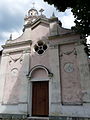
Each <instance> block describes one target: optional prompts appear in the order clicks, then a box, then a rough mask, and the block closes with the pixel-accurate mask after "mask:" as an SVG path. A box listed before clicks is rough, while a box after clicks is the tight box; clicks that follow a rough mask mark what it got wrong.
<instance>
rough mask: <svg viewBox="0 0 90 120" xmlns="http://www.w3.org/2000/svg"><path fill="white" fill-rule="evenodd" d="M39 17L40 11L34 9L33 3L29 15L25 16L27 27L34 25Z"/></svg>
mask: <svg viewBox="0 0 90 120" xmlns="http://www.w3.org/2000/svg"><path fill="white" fill-rule="evenodd" d="M37 17H38V11H37V10H36V9H35V8H34V3H33V8H31V9H30V10H29V11H28V14H27V15H26V16H25V18H24V21H25V25H28V24H32V23H33V22H34V21H35V20H36V19H37Z"/></svg>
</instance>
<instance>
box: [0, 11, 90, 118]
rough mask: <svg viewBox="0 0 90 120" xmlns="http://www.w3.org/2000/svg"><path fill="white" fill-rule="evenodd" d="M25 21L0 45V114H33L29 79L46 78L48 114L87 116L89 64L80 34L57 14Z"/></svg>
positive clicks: (29, 17)
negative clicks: (17, 33) (18, 33)
mask: <svg viewBox="0 0 90 120" xmlns="http://www.w3.org/2000/svg"><path fill="white" fill-rule="evenodd" d="M35 11H36V10H35ZM35 11H34V12H35ZM29 12H30V11H29ZM33 14H35V13H33ZM33 17H34V18H36V19H35V20H34V21H32V19H31V18H33ZM25 22H26V24H25V25H24V29H23V30H24V32H23V34H22V35H21V36H20V37H19V38H17V39H15V40H11V39H9V40H7V42H6V44H5V45H3V46H2V47H3V52H2V59H1V67H0V68H1V69H0V70H1V74H0V79H1V83H0V88H1V91H0V106H1V107H0V114H19V115H22V114H23V115H26V116H27V115H29V116H30V117H32V84H33V82H35V81H37V82H38V81H39V82H40V81H44V82H45V81H48V84H49V93H48V94H49V101H48V103H49V110H48V111H49V114H48V116H57V117H60V116H70V117H90V68H89V64H88V59H87V56H86V54H85V52H84V46H83V45H82V44H81V43H80V41H81V39H80V36H79V35H78V34H75V33H74V32H73V31H72V30H69V29H65V28H62V26H61V25H60V24H59V23H60V21H59V20H58V18H57V17H52V18H50V19H47V18H46V17H45V16H39V15H38V16H33V15H32V16H27V19H25ZM39 41H43V44H45V45H46V46H45V47H43V45H42V46H39V44H40V43H39V44H38V42H39ZM35 45H38V46H39V47H38V48H39V49H40V50H43V53H41V52H40V54H38V51H39V49H38V48H36V51H35ZM83 66H84V67H83ZM85 75H87V76H86V77H85Z"/></svg>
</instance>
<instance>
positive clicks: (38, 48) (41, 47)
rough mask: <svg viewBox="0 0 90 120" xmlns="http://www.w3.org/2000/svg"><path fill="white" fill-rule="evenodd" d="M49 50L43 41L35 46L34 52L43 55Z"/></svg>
mask: <svg viewBox="0 0 90 120" xmlns="http://www.w3.org/2000/svg"><path fill="white" fill-rule="evenodd" d="M46 49H47V45H46V44H45V43H44V42H43V41H38V42H37V44H35V45H34V50H35V51H36V52H37V53H38V54H43V53H44V52H45V51H46Z"/></svg>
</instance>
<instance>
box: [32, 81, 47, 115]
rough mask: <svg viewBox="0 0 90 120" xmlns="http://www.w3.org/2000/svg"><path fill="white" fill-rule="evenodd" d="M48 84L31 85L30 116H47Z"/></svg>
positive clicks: (37, 83) (35, 83)
mask: <svg viewBox="0 0 90 120" xmlns="http://www.w3.org/2000/svg"><path fill="white" fill-rule="evenodd" d="M48 93H49V91H48V82H33V83H32V116H48V112H49V94H48Z"/></svg>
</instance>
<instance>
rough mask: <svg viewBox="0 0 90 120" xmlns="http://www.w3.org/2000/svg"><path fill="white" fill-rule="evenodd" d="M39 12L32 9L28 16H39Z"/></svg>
mask: <svg viewBox="0 0 90 120" xmlns="http://www.w3.org/2000/svg"><path fill="white" fill-rule="evenodd" d="M37 15H38V11H37V10H36V9H35V8H32V9H30V10H29V11H28V16H37Z"/></svg>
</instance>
